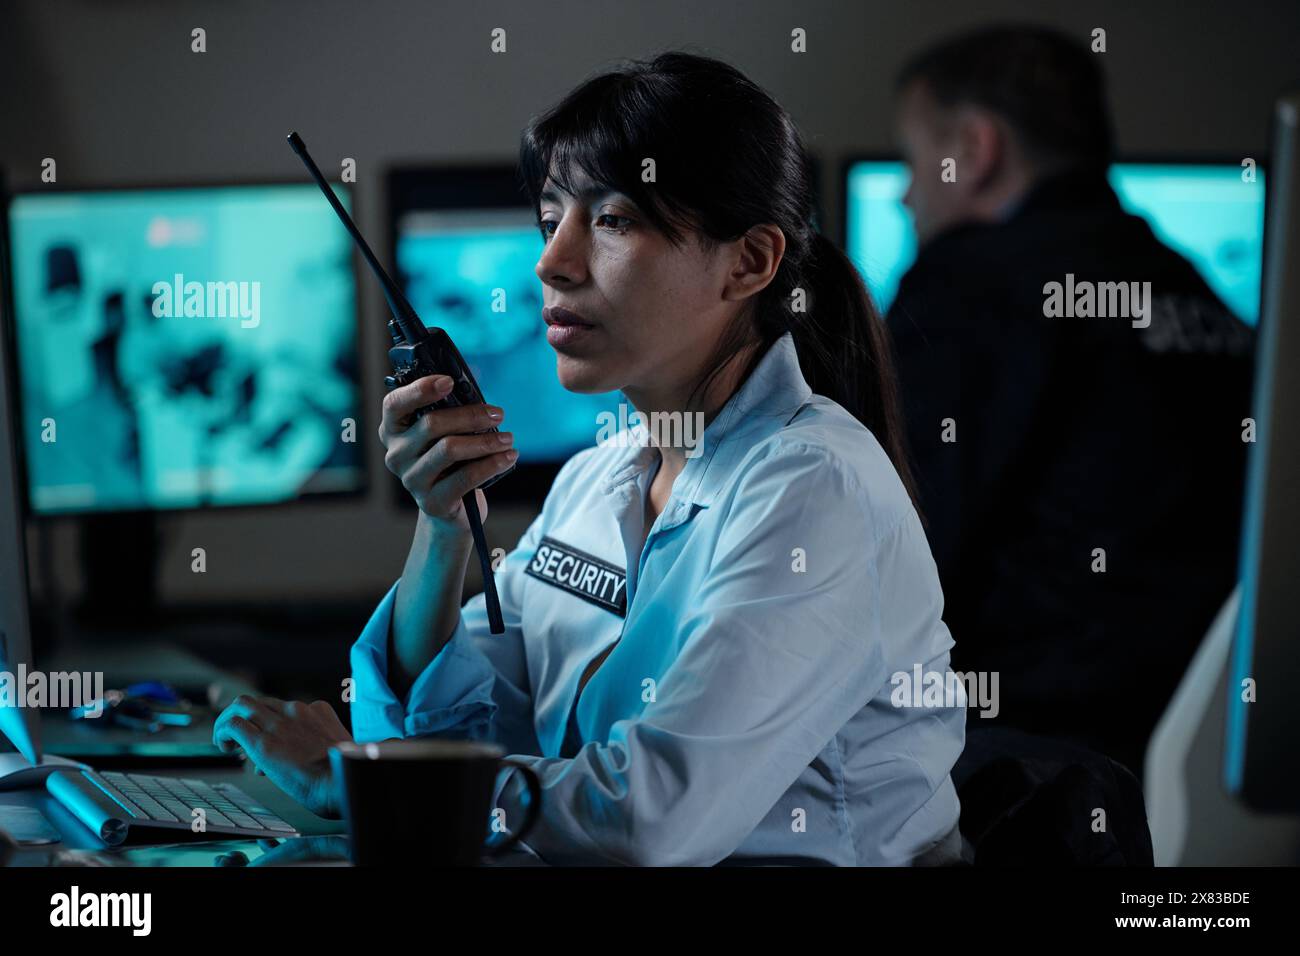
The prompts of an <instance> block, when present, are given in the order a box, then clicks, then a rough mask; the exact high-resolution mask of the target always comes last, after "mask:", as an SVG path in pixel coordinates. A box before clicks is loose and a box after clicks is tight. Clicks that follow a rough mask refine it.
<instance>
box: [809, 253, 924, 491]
mask: <svg viewBox="0 0 1300 956" xmlns="http://www.w3.org/2000/svg"><path fill="white" fill-rule="evenodd" d="M811 253H812V254H811V255H810V256H809V260H808V262H807V263H806V264H805V266H804V269H803V279H804V282H805V283H806V285H805V286H804V288H805V290H806V292H807V296H808V299H809V300H810V302H809V308H808V310H807V311H806V312H804V313H802V314H800V313H794V314H792V315H791V318H792V319H793V321H792V322H791V324H790V331H791V332H792V333H793V335H794V344H795V350H796V351H797V352H798V353H799V367H800V369H801V370H802V371H803V376H804V378H805V379H806V380H807V382H808V385H809V387H811V388H812V390H813V391H814V392H816V393H817V394H818V395H824V396H826V397H827V398H829V399H831V400H832V401H834V402H836V403H837V404H839V405H841V406H843V407H844V408H845V409H846V410H847V411H848V412H849V413H850V414H851V415H853V417H854V418H856V419H857V420H858V421H860V422H861V423H862V424H863V425H866V426H867V428H869V429H871V433H872V434H873V435H875V436H876V441H878V442H880V444H881V447H883V448H884V449H885V453H886V454H887V455H889V460H890V462H892V463H893V466H894V470H895V471H897V472H898V477H899V478H900V479H902V482H903V487H905V488H906V489H907V493H908V495H909V496H910V497H911V499H912V503H913V504H916V503H917V496H916V488H915V486H914V484H913V481H912V472H911V468H910V467H909V466H908V462H907V444H906V440H905V438H904V433H903V412H902V407H901V403H900V401H899V397H898V375H897V373H896V371H895V369H894V357H893V347H892V345H891V343H890V339H889V329H888V327H887V326H886V325H885V323H884V321H883V320H882V319H881V318H880V316H879V314H878V313H877V312H876V307H875V306H874V305H873V304H872V302H871V297H870V295H869V294H868V293H867V288H866V285H865V284H864V283H863V281H862V275H861V273H859V272H858V269H857V267H856V266H854V265H853V263H852V262H850V261H849V258H848V256H846V255H845V254H844V253H843V252H842V251H841V250H840V248H839V247H838V246H837V245H835V243H833V242H831V240H829V239H827V238H826V237H825V236H824V235H822V234H821V233H816V234H815V235H814V236H813V239H812V249H811Z"/></svg>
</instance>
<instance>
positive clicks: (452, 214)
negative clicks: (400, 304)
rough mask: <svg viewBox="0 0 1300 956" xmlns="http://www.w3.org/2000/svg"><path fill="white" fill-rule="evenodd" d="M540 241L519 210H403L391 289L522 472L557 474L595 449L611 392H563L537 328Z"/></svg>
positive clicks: (611, 408) (612, 408)
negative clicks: (474, 386) (534, 469)
mask: <svg viewBox="0 0 1300 956" xmlns="http://www.w3.org/2000/svg"><path fill="white" fill-rule="evenodd" d="M541 253H542V236H541V232H540V231H539V230H538V228H537V223H536V220H535V217H534V216H533V214H532V212H531V210H529V209H528V208H526V207H519V208H496V209H490V208H484V209H454V210H453V209H442V210H434V209H408V210H405V211H399V212H398V214H397V221H396V260H397V271H398V282H399V283H400V284H401V285H402V287H403V291H404V292H405V293H406V296H407V298H408V299H409V300H410V302H411V305H412V307H413V308H414V309H415V311H416V313H418V314H419V316H420V318H421V319H423V320H424V323H425V324H426V325H430V326H438V327H440V328H443V329H445V330H446V332H447V334H448V335H450V336H451V340H452V341H453V342H455V343H456V347H457V348H458V349H459V350H460V353H461V355H463V356H464V358H465V361H466V362H468V363H469V365H470V369H471V371H472V372H473V373H474V378H475V380H476V381H477V382H478V384H479V387H480V388H481V389H482V390H483V395H484V397H485V398H486V399H487V400H488V401H489V402H491V403H492V404H494V405H499V406H501V407H502V408H503V409H505V413H506V418H505V422H504V425H503V427H504V428H506V429H508V430H509V431H510V432H511V433H513V434H514V436H515V448H517V449H518V450H519V462H520V463H521V464H523V465H558V464H563V462H564V461H566V460H567V459H568V458H569V457H570V456H572V455H573V454H574V453H575V452H578V451H581V450H582V449H583V448H588V447H590V446H592V445H594V444H596V439H597V435H598V433H599V432H600V425H601V419H600V418H599V416H600V415H601V413H602V412H612V413H614V414H615V415H617V410H618V406H619V403H620V401H622V396H621V395H620V393H618V392H606V393H602V394H599V395H581V394H577V393H574V392H570V391H567V390H566V389H565V388H564V387H563V386H562V385H561V384H560V381H559V379H558V378H557V377H556V373H555V361H556V356H555V350H554V349H552V348H551V346H550V345H548V344H547V341H546V326H545V323H544V322H543V321H542V283H541V280H539V279H538V278H537V273H536V271H535V268H536V265H537V260H538V258H539V257H540V256H541Z"/></svg>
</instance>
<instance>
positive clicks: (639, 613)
mask: <svg viewBox="0 0 1300 956" xmlns="http://www.w3.org/2000/svg"><path fill="white" fill-rule="evenodd" d="M641 428H642V429H643V428H644V426H641ZM697 451H698V454H695V456H694V457H688V458H687V460H686V466H685V469H684V470H683V471H682V472H681V473H680V474H679V475H678V476H677V479H676V481H675V482H674V483H673V488H672V494H671V496H670V498H669V500H668V503H667V505H666V506H665V508H664V510H663V512H662V513H661V514H660V515H659V516H658V518H657V519H656V521H655V522H654V525H653V526H652V527H651V529H650V532H649V535H648V537H646V538H645V541H644V543H643V542H642V535H643V533H644V511H643V508H644V501H645V495H646V491H647V486H648V484H649V482H650V480H651V478H652V477H653V474H654V471H655V468H656V467H657V464H658V461H659V452H658V450H657V449H656V448H654V447H645V446H642V447H637V446H636V445H631V446H622V447H620V446H619V445H618V444H617V443H613V442H611V443H607V444H605V445H602V446H598V447H595V448H590V449H587V450H585V451H583V452H580V453H579V454H577V455H575V456H574V457H573V458H571V459H570V460H569V461H568V462H567V463H566V464H565V465H564V467H563V468H562V469H561V471H560V473H559V475H558V476H557V478H556V479H555V483H554V485H553V486H552V488H551V490H550V492H549V494H548V495H547V498H546V502H545V505H544V506H543V508H542V512H541V514H540V515H538V517H537V518H536V520H534V521H533V523H532V525H531V526H530V527H529V528H528V530H527V531H526V532H525V533H524V535H523V537H522V538H521V539H520V541H519V544H518V546H517V547H516V548H515V550H514V551H513V552H511V553H510V554H509V555H508V556H507V557H506V558H505V560H504V562H502V564H501V566H500V568H499V570H498V571H497V572H496V583H497V588H498V590H499V592H500V596H501V611H502V614H503V615H504V618H505V625H506V631H505V633H504V634H500V635H494V634H491V633H490V632H489V630H488V624H487V614H486V611H485V607H484V599H483V595H481V594H479V595H476V596H475V597H474V598H472V599H471V600H470V601H469V602H468V603H467V604H466V605H465V607H464V608H462V610H461V616H460V621H459V623H458V624H457V627H456V630H455V633H454V634H453V636H452V638H451V640H450V642H449V643H448V644H446V645H445V646H444V647H443V648H442V650H441V651H440V652H439V653H438V654H437V656H436V657H435V658H434V659H433V661H432V662H430V664H429V665H428V667H427V669H426V670H425V671H424V672H423V673H422V674H420V676H419V677H418V679H417V680H416V682H415V684H414V685H413V686H412V687H411V690H410V693H409V694H408V695H407V696H406V697H405V699H400V700H399V699H398V697H397V696H396V695H395V694H394V693H393V691H392V690H391V689H390V688H389V686H388V683H387V680H386V673H387V650H386V648H387V640H388V632H389V623H390V619H391V615H392V608H393V596H394V594H395V593H396V585H394V587H393V588H392V589H391V590H390V591H389V593H388V594H387V596H385V598H384V599H383V601H382V602H381V603H380V605H379V607H378V608H377V609H376V610H375V613H374V615H373V617H372V618H371V619H370V621H369V623H368V624H367V625H366V627H365V630H364V631H363V632H362V634H361V637H360V638H359V639H358V640H357V643H356V645H355V646H354V647H353V649H352V671H353V676H354V678H355V687H354V690H355V698H354V702H353V704H352V726H353V732H354V735H355V736H356V739H357V740H359V741H372V740H382V739H387V738H391V737H405V736H417V735H441V736H456V737H468V738H472V739H481V740H493V741H496V742H498V743H500V744H502V745H503V746H504V747H505V748H506V750H507V751H508V752H509V753H511V754H515V755H519V756H520V757H521V759H522V760H523V761H524V762H526V763H528V764H529V765H531V766H532V767H533V769H534V770H535V771H536V772H537V773H538V775H539V776H540V778H541V781H542V786H543V792H544V800H543V803H542V811H541V817H540V820H539V822H538V824H537V826H536V827H535V828H534V829H533V831H532V832H531V833H530V834H529V835H528V838H527V843H528V846H529V847H530V848H531V850H532V851H534V852H535V853H537V854H538V855H540V856H541V857H542V859H544V860H546V861H547V862H550V863H556V864H560V863H629V864H652V865H663V864H667V865H692V864H714V863H718V862H719V861H722V860H727V861H728V862H729V863H739V862H792V863H831V864H846V865H855V864H863V865H865V864H908V863H912V862H914V860H915V858H916V857H917V856H918V855H920V854H922V853H927V852H928V855H929V858H931V859H933V858H935V857H936V856H938V857H939V858H943V857H945V856H951V855H952V853H955V852H956V849H952V850H951V852H950V848H953V847H954V842H953V841H954V840H956V841H957V843H956V845H955V846H956V847H957V848H959V846H960V842H959V837H957V836H956V830H955V828H956V824H957V815H958V801H957V794H956V791H955V789H954V787H953V784H952V781H951V779H950V777H949V771H950V770H951V768H952V766H953V764H954V762H955V761H956V760H957V756H958V755H959V754H960V753H961V750H962V746H963V743H964V736H965V698H964V696H963V697H962V698H961V699H960V700H958V701H955V702H951V703H953V704H954V706H919V705H917V706H896V705H895V703H894V702H892V701H891V697H896V696H897V695H895V694H894V693H893V692H894V690H895V685H894V684H893V683H891V680H892V677H893V675H895V674H897V673H899V672H903V673H907V674H909V675H911V674H913V673H914V668H915V667H916V666H917V665H920V667H921V668H922V669H923V670H924V671H925V672H926V673H927V674H928V673H938V674H947V673H948V651H949V649H950V648H951V647H952V644H953V641H952V638H951V636H950V635H949V633H948V629H947V628H946V627H945V625H944V624H943V622H942V621H941V620H940V615H941V612H942V610H943V595H942V592H941V590H940V587H939V579H938V574H937V571H936V569H935V564H934V561H933V559H932V558H931V556H930V549H929V545H928V543H927V541H926V537H925V532H924V530H923V528H922V526H921V522H920V519H919V517H918V516H917V513H916V511H915V509H914V508H913V507H912V504H911V502H910V501H909V499H908V496H907V492H906V490H905V489H904V488H903V485H902V482H901V481H900V480H899V478H898V475H897V473H896V472H895V471H894V468H893V466H892V465H891V464H890V461H889V458H888V456H887V455H886V454H885V452H884V450H883V449H882V448H881V446H880V445H879V443H878V442H877V441H876V439H875V437H874V436H873V435H872V434H871V432H870V431H868V430H867V429H866V428H865V427H864V426H863V425H862V424H860V423H859V422H858V421H857V420H856V419H854V418H853V416H852V415H850V414H849V413H848V412H847V411H845V410H844V409H843V408H841V407H840V406H839V405H837V404H835V403H834V402H832V401H830V400H829V399H826V398H823V397H821V396H818V395H814V394H812V392H811V390H810V389H809V388H808V385H807V383H806V382H805V380H804V378H803V375H802V374H801V372H800V369H799V362H798V358H797V356H796V354H795V349H794V342H793V339H792V338H791V336H790V335H789V334H787V335H785V336H784V337H783V338H781V339H779V340H778V341H777V342H776V343H775V344H774V345H773V346H772V347H771V348H770V349H769V350H768V352H767V354H766V355H764V357H763V359H762V360H761V362H760V364H759V365H758V367H757V368H756V369H755V371H754V373H753V374H752V375H751V376H750V378H749V379H748V380H747V381H746V382H745V384H744V385H743V386H742V387H741V388H740V389H739V390H738V391H737V392H736V393H735V394H734V395H733V396H732V398H731V399H730V401H729V402H728V403H727V404H726V405H725V406H724V407H723V409H722V410H721V412H720V413H719V414H718V415H717V416H716V418H715V419H714V420H713V421H712V422H710V424H709V426H708V428H707V429H706V430H705V432H704V435H703V441H702V444H701V447H700V448H699V449H697ZM611 645H613V647H614V649H613V651H612V652H611V653H610V655H609V657H608V658H607V659H606V660H605V661H604V663H603V664H602V665H601V666H600V667H599V669H598V670H597V671H596V672H595V674H594V676H592V677H591V679H590V681H589V682H588V683H587V685H586V686H585V688H584V689H583V691H582V694H581V696H580V697H579V699H578V704H577V707H576V710H575V709H574V697H575V693H576V691H577V685H578V681H579V678H580V676H581V674H582V672H583V671H584V670H585V668H586V666H587V664H588V663H589V662H591V661H592V660H593V659H594V658H595V657H596V656H598V655H599V654H600V653H601V652H602V651H604V650H605V649H606V648H607V647H610V646H611ZM907 699H908V703H909V704H912V703H919V698H918V700H917V701H913V700H912V699H911V698H910V697H908V698H907ZM571 711H572V712H573V719H572V726H571V725H570V714H571ZM566 732H567V733H566ZM566 736H567V743H566ZM520 777H521V775H520V774H519V773H518V772H515V771H511V772H510V773H508V774H507V775H505V776H503V777H502V778H500V779H499V781H498V786H497V793H496V794H495V796H494V800H495V803H494V807H496V808H499V809H500V810H503V811H504V813H505V820H506V821H507V825H508V826H509V825H513V824H514V823H516V822H517V821H521V820H522V819H523V817H524V808H525V807H526V801H527V792H526V790H525V788H524V786H523V780H522V779H520Z"/></svg>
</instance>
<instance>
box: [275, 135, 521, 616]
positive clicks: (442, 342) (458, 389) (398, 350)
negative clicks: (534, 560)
mask: <svg viewBox="0 0 1300 956" xmlns="http://www.w3.org/2000/svg"><path fill="white" fill-rule="evenodd" d="M289 146H290V148H292V149H293V151H294V152H295V153H297V154H298V156H299V158H301V159H302V162H303V165H304V166H306V167H307V172H309V173H311V176H312V179H314V180H316V185H318V186H320V188H321V192H323V193H324V194H325V198H326V199H328V200H329V202H330V205H331V206H333V207H334V211H335V212H336V213H338V217H339V219H341V220H342V221H343V225H344V226H345V227H346V228H347V230H348V232H349V233H350V234H351V235H352V239H353V241H354V242H356V244H357V248H358V249H360V250H361V255H362V257H363V258H364V259H365V260H366V263H367V264H368V265H369V266H370V271H371V272H373V273H374V274H375V278H376V279H378V280H379V285H380V287H381V288H382V289H383V290H384V298H385V299H386V300H387V301H388V309H389V311H390V312H392V314H393V317H392V318H391V319H389V320H388V333H389V335H390V336H392V339H393V346H392V348H390V349H389V350H388V361H389V362H390V363H391V364H392V366H393V374H392V375H389V376H388V377H387V378H385V379H384V384H385V385H387V386H388V389H389V391H391V390H393V389H395V388H398V387H400V386H402V385H408V384H410V383H411V382H414V381H415V380H416V379H419V378H423V377H424V376H426V375H447V376H450V377H451V379H452V380H453V381H454V382H455V383H456V384H455V385H454V386H453V387H452V390H451V394H449V395H448V396H447V397H446V398H442V399H439V400H438V401H436V402H434V403H433V404H432V405H426V406H425V407H423V408H421V409H418V410H417V411H416V413H415V414H416V415H417V416H418V415H423V414H424V413H425V412H427V411H429V410H430V409H435V408H455V407H457V406H460V405H478V404H481V403H482V402H483V393H482V392H481V391H479V387H478V383H477V382H476V381H474V376H473V374H472V373H471V372H470V370H469V365H467V364H466V362H465V360H464V359H463V358H461V355H460V352H459V351H457V349H456V346H455V345H453V344H452V341H451V336H449V335H448V334H447V333H446V332H444V331H443V330H442V329H440V328H437V327H434V328H431V329H430V328H425V325H424V323H423V322H421V321H420V317H419V316H418V315H416V314H415V309H413V308H411V303H410V302H408V301H406V296H404V295H403V294H402V290H401V289H399V288H398V287H397V283H395V282H394V281H393V280H392V278H391V277H390V276H389V275H388V273H387V272H385V271H384V267H383V266H381V265H380V264H379V260H378V259H376V258H375V254H374V253H373V252H371V251H370V246H369V245H367V243H366V240H365V239H364V238H363V237H362V235H361V233H360V232H359V231H358V230H357V227H356V223H354V222H353V221H352V217H351V216H349V215H348V211H347V210H346V209H344V208H343V204H342V203H340V202H339V200H338V197H337V196H335V195H334V190H333V189H331V188H330V186H329V183H327V182H326V181H325V177H324V176H322V175H321V171H320V169H319V168H317V166H316V163H315V162H314V161H313V160H312V158H311V154H309V153H308V152H307V144H306V143H304V142H303V141H302V137H301V136H299V135H298V134H297V133H290V134H289ZM496 430H497V429H495V428H485V429H483V431H482V432H476V433H475V434H485V433H487V432H494V431H496ZM513 470H514V466H513V465H512V466H511V467H510V469H509V470H508V471H504V472H502V473H501V474H499V475H494V476H493V477H492V478H489V479H488V480H487V481H485V482H484V483H483V484H482V485H480V486H479V487H480V488H487V487H489V486H491V485H493V484H495V483H496V481H497V479H498V478H501V477H503V476H504V475H507V474H509V472H510V471H513ZM463 504H464V506H465V517H466V518H467V519H468V520H469V529H470V533H471V534H473V535H474V548H475V550H477V551H478V559H479V565H480V566H481V567H482V569H483V594H484V598H485V599H486V602H487V615H488V627H489V628H491V630H492V633H493V634H501V633H503V632H504V631H505V629H506V628H505V622H504V621H503V620H502V618H501V600H500V598H499V597H498V596H497V588H496V581H495V580H494V579H493V577H492V555H491V553H490V552H489V551H488V546H487V538H486V536H485V535H484V534H483V522H482V520H480V518H479V515H478V501H477V500H476V499H475V495H474V492H473V491H470V492H469V493H467V494H466V495H465V497H464V499H463Z"/></svg>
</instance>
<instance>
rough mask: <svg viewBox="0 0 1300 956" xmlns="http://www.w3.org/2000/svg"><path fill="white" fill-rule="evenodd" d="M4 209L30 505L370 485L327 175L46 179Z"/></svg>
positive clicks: (224, 499)
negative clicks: (181, 183)
mask: <svg viewBox="0 0 1300 956" xmlns="http://www.w3.org/2000/svg"><path fill="white" fill-rule="evenodd" d="M335 188H336V189H338V191H339V194H340V198H341V199H342V200H343V201H344V202H345V203H346V202H349V198H348V192H347V190H346V188H345V187H341V186H340V187H335ZM7 227H8V234H9V265H10V270H11V277H12V286H13V288H12V299H13V319H14V321H13V325H14V330H13V331H14V337H15V351H16V354H15V359H16V363H15V364H16V368H17V382H16V388H17V394H18V397H19V404H18V408H17V410H16V412H15V414H16V415H17V416H18V418H19V437H20V441H21V449H22V458H23V462H24V469H23V477H24V478H25V486H26V491H27V495H26V496H27V500H28V502H29V505H30V508H31V509H32V512H33V513H34V514H37V515H50V514H70V513H88V512H141V511H164V510H175V509H189V508H201V507H209V506H248V505H268V504H275V503H280V502H287V501H291V500H294V499H297V498H299V497H303V496H309V495H316V494H327V493H357V492H360V491H362V490H364V488H365V481H366V478H365V464H364V453H363V448H364V445H365V436H366V435H367V434H369V433H368V431H366V430H364V429H363V428H362V427H361V425H360V423H361V422H362V418H361V415H360V382H359V375H358V369H359V362H358V358H357V344H358V335H357V330H358V316H357V308H356V278H355V274H354V269H353V264H352V247H351V244H350V242H349V240H348V236H347V234H346V233H345V232H343V231H342V230H340V229H339V228H338V223H337V222H336V221H335V220H334V213H333V212H332V211H331V210H330V208H329V207H328V205H326V204H324V203H322V202H321V201H320V195H319V192H318V190H317V188H316V186H315V185H313V184H311V183H294V184H289V185H275V184H258V185H230V186H211V187H188V186H187V187H167V188H149V189H144V188H130V189H108V190H84V189H77V190H62V189H59V190H55V189H53V188H37V189H32V190H29V191H26V192H20V193H17V194H15V195H13V196H12V197H11V198H10V201H9V203H8V209H7ZM349 423H351V425H350V426H349Z"/></svg>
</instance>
